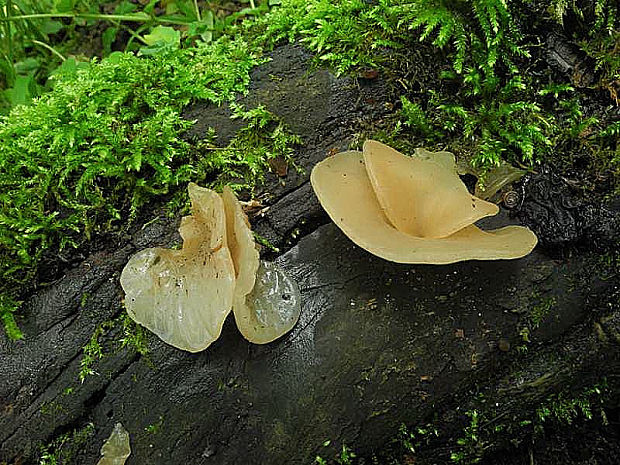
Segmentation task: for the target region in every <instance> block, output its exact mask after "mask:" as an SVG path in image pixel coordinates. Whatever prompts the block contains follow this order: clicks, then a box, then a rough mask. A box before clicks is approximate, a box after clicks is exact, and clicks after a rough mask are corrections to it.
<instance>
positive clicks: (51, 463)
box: [39, 423, 95, 465]
mask: <svg viewBox="0 0 620 465" xmlns="http://www.w3.org/2000/svg"><path fill="white" fill-rule="evenodd" d="M94 432H95V425H93V424H92V423H88V424H87V425H86V426H84V427H83V428H81V429H76V430H73V431H71V432H68V433H65V434H63V435H61V436H59V437H58V438H56V439H54V440H53V441H52V442H50V443H49V444H47V445H45V446H42V447H41V449H40V452H39V465H68V464H70V463H73V461H74V458H75V455H76V454H77V453H78V452H79V451H80V449H81V448H82V446H83V445H84V444H85V443H86V441H88V440H89V439H90V438H91V437H92V436H93V434H94Z"/></svg>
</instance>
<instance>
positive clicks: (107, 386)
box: [0, 46, 620, 465]
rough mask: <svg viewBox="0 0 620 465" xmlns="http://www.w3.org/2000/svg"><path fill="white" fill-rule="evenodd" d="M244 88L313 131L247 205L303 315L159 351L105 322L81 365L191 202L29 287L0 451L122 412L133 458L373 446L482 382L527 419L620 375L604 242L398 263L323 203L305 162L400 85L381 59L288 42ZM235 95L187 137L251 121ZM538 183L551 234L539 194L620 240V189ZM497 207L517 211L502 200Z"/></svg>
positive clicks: (109, 420) (0, 344)
mask: <svg viewBox="0 0 620 465" xmlns="http://www.w3.org/2000/svg"><path fill="white" fill-rule="evenodd" d="M241 101H242V103H245V104H246V105H248V106H252V105H254V104H258V103H261V104H264V105H265V106H266V107H267V108H268V109H269V110H271V111H273V112H274V113H275V114H277V115H278V116H280V117H282V118H283V119H284V120H285V121H286V122H287V123H288V124H289V126H290V127H291V128H292V130H293V131H295V132H297V133H298V134H300V135H302V136H303V137H304V143H303V146H301V147H300V148H299V150H298V153H297V162H298V163H299V164H300V166H301V167H302V168H304V170H305V171H304V172H298V171H296V170H294V169H289V171H288V174H287V175H286V176H285V177H279V176H277V175H275V174H271V175H270V176H269V177H268V180H267V181H266V183H265V186H264V192H265V193H266V194H269V200H268V201H267V202H266V203H267V204H268V206H269V208H268V209H266V210H263V211H262V212H261V213H260V214H258V215H257V216H255V217H254V218H253V219H252V222H253V224H254V227H255V230H256V231H257V232H258V233H259V234H261V235H262V236H264V237H265V238H267V239H268V240H269V241H271V242H272V243H273V244H274V245H276V246H277V247H279V248H280V249H281V252H282V253H280V254H279V256H278V257H277V261H278V263H279V264H280V265H281V266H282V267H284V268H285V269H286V270H288V271H289V272H290V273H291V274H292V275H293V276H294V277H295V279H296V280H297V281H298V283H299V285H300V288H301V290H302V299H303V308H302V315H301V319H300V321H299V323H298V324H297V326H296V327H295V328H294V329H293V331H292V332H291V333H290V334H288V335H287V336H285V337H283V338H282V339H281V340H278V341H276V342H274V343H271V344H268V345H265V346H256V345H252V344H250V343H248V342H247V341H245V340H244V339H243V338H242V337H241V335H240V334H239V333H238V331H237V330H236V328H235V325H234V321H233V320H232V318H229V319H228V321H227V322H226V324H225V326H224V330H223V333H222V336H221V338H220V339H219V340H218V341H217V342H216V343H214V344H213V345H212V346H211V347H210V348H208V349H207V350H206V351H204V352H202V353H198V354H190V353H185V352H182V351H179V350H177V349H174V348H172V347H170V346H167V345H166V344H164V343H163V342H161V341H160V340H158V339H157V338H156V337H154V336H152V337H150V339H149V348H150V354H149V356H148V357H141V356H140V355H137V354H136V353H135V352H134V351H132V350H131V349H128V348H119V345H118V341H119V340H120V339H121V338H122V334H121V331H120V328H118V327H116V328H113V329H111V330H110V331H109V332H107V333H106V334H105V336H104V337H103V338H102V343H103V345H104V349H105V350H106V352H107V354H108V355H106V356H105V357H104V358H103V359H101V360H100V361H99V362H98V363H97V364H96V365H95V366H94V368H95V369H96V371H97V374H96V375H93V376H88V377H87V378H86V379H85V380H84V382H80V381H79V380H78V374H79V371H80V362H81V358H82V347H83V346H85V345H86V344H87V343H88V341H89V340H90V338H91V336H92V334H93V332H94V331H95V329H96V328H97V327H98V326H99V325H100V324H101V323H102V322H105V321H108V320H110V319H112V318H114V317H116V316H117V315H119V314H120V313H121V312H122V311H123V310H122V303H121V302H122V296H123V294H122V290H121V288H120V285H119V282H118V277H119V274H120V271H121V270H122V268H123V266H124V264H125V263H126V261H127V259H128V257H129V256H130V255H131V254H132V253H134V252H135V251H137V250H139V249H141V248H144V247H149V246H157V245H164V246H165V245H170V244H171V243H173V242H174V241H175V240H177V239H178V237H177V233H176V228H177V222H178V220H169V219H165V218H163V217H162V218H158V219H157V220H156V221H154V222H150V223H149V224H147V225H146V226H145V227H144V228H143V229H141V230H139V231H137V232H136V234H135V235H134V236H133V237H132V238H131V240H130V241H128V242H127V243H123V244H115V246H114V247H110V249H109V250H108V251H107V252H98V253H95V254H92V255H91V256H89V257H88V258H87V259H86V260H85V261H84V262H83V263H81V264H80V265H79V266H77V267H75V268H74V269H72V270H70V271H69V272H67V273H66V275H65V276H64V277H63V278H61V279H60V280H58V281H57V282H55V283H53V284H51V285H49V286H48V287H46V288H45V289H42V290H41V291H39V292H37V293H36V294H34V295H32V296H31V297H30V298H29V299H28V300H27V301H26V302H25V304H24V308H25V314H26V318H25V321H24V323H23V329H24V331H25V333H26V338H25V340H23V341H19V342H17V343H11V342H8V341H6V340H5V339H0V380H1V383H0V462H1V461H2V460H4V461H8V463H11V462H16V463H23V464H27V463H34V462H33V461H34V459H35V457H36V454H37V451H38V447H39V446H40V444H42V443H46V442H49V441H50V440H52V439H54V438H55V437H57V436H58V435H60V434H62V433H65V432H67V431H71V430H73V429H79V428H81V427H83V426H84V425H86V424H87V423H89V422H92V423H93V424H94V426H95V429H94V434H93V435H91V436H90V437H89V438H88V439H87V441H86V442H85V443H84V444H83V445H82V447H81V450H80V452H79V455H78V459H77V463H85V464H86V463H96V462H97V460H98V457H99V449H100V447H101V445H102V444H103V442H104V441H105V439H106V438H107V437H108V436H109V434H110V432H111V430H112V428H113V427H114V425H115V424H116V423H117V422H121V423H122V424H123V425H124V427H125V428H126V429H127V430H128V431H129V434H130V438H131V447H132V454H131V456H130V457H129V459H128V461H127V464H128V465H131V464H161V463H194V464H211V463H213V464H252V463H256V464H268V463H274V464H275V463H312V462H313V461H314V457H315V456H316V455H317V454H319V453H320V454H322V455H325V456H330V455H331V454H332V453H333V452H334V449H336V448H338V447H340V444H342V443H346V444H348V445H350V446H352V447H354V448H355V449H356V451H357V453H358V454H361V455H364V454H369V453H371V452H372V451H375V450H380V449H381V448H383V447H384V446H385V445H386V443H388V442H389V441H390V440H391V439H392V438H393V437H394V436H395V435H396V432H397V430H398V428H399V426H400V425H401V424H402V423H406V424H409V425H415V424H420V423H426V422H428V421H430V420H431V419H432V420H433V421H434V422H435V425H436V427H437V428H439V429H440V430H442V431H443V433H444V435H445V442H444V443H443V444H449V443H450V438H452V439H454V438H456V437H459V436H458V435H459V434H460V432H461V430H460V429H459V428H461V427H462V424H463V421H462V420H463V414H462V413H463V412H464V411H466V410H468V409H471V408H474V407H475V405H474V404H473V397H474V394H476V393H480V392H482V393H484V394H485V395H486V396H487V398H488V399H492V401H493V402H494V403H496V404H497V407H496V408H495V410H494V412H495V414H496V415H497V416H500V417H502V418H507V417H515V418H517V417H519V415H520V414H522V412H523V411H525V410H527V409H530V410H531V409H534V408H535V406H536V405H537V402H539V401H540V400H541V399H544V398H545V396H548V395H549V394H550V393H553V392H558V391H559V390H561V389H567V390H569V391H570V390H574V392H578V391H579V389H580V388H582V387H583V386H586V385H588V384H589V383H594V382H597V381H598V380H600V379H601V378H602V377H604V376H607V377H609V379H610V380H611V382H612V383H613V382H616V383H617V379H616V378H617V375H618V373H620V370H619V368H620V356H619V355H620V350H619V348H620V310H619V306H618V292H619V291H618V278H617V276H597V275H596V274H595V273H592V270H593V269H595V268H594V266H595V265H596V264H597V263H598V262H599V257H598V253H599V252H598V251H597V250H594V249H592V248H591V247H588V246H587V244H586V245H584V246H581V248H578V249H575V250H577V252H573V253H572V254H570V255H569V254H567V253H564V254H558V250H557V248H554V249H548V248H545V247H544V246H542V247H539V248H537V249H536V250H535V251H534V252H533V253H532V254H531V255H529V256H527V257H525V258H523V259H520V260H512V261H498V262H492V261H488V262H463V263H457V264H454V265H445V266H430V265H400V264H394V263H389V262H386V261H384V260H381V259H379V258H377V257H374V256H372V255H370V254H369V253H367V252H365V251H364V250H361V249H360V248H358V247H357V246H355V245H354V244H353V243H352V242H351V241H350V240H348V239H347V238H346V237H345V236H344V235H343V234H342V233H341V232H340V230H338V229H337V228H336V227H335V226H334V225H333V224H331V223H330V222H329V219H328V218H327V216H326V215H325V213H324V212H323V211H322V209H321V207H320V205H319V204H318V201H317V200H316V198H315V196H314V195H313V192H312V189H311V187H310V185H309V181H308V178H309V172H310V170H311V168H312V166H313V165H314V164H315V163H316V162H317V161H319V160H321V159H323V158H324V157H326V156H328V154H329V153H330V152H331V151H332V150H336V151H338V150H341V149H344V148H346V147H347V145H348V143H349V142H350V140H351V137H352V135H353V134H354V133H356V132H357V131H359V130H360V128H361V127H363V126H364V124H366V123H372V122H377V121H378V120H380V119H381V118H382V117H383V116H384V115H385V112H386V108H387V106H386V105H385V104H386V103H388V104H389V103H392V102H389V92H388V91H387V90H386V86H385V83H384V82H383V81H382V80H381V79H380V78H379V79H371V80H366V81H364V80H356V79H353V78H347V77H342V78H336V77H335V76H333V75H332V74H330V73H329V72H327V71H325V70H321V69H318V70H312V69H309V62H308V56H307V55H306V54H305V53H304V52H303V51H302V50H301V49H300V48H297V47H293V46H286V47H282V48H280V49H278V50H276V52H274V55H273V61H271V62H270V63H267V64H265V65H262V66H261V67H259V68H258V69H257V70H256V71H255V73H254V77H253V84H252V89H251V92H250V95H249V96H248V97H244V98H242V99H241ZM388 106H389V105H388ZM227 112H228V110H227V109H226V108H215V107H210V106H206V107H203V106H196V107H194V108H192V109H191V110H190V111H188V113H187V117H188V118H191V119H198V122H197V124H196V125H195V126H194V128H193V129H192V131H191V132H190V133H189V134H188V137H199V136H200V134H202V133H204V131H205V130H206V128H208V127H215V128H216V130H217V131H218V134H220V138H219V139H218V140H219V143H221V144H222V145H225V144H226V142H227V140H229V139H230V138H231V137H232V136H233V135H234V133H235V130H236V129H238V128H237V127H236V126H235V124H236V123H234V122H231V120H229V119H228V117H227V116H228V113H227ZM544 182H551V181H545V180H544V179H543V180H539V181H536V182H529V183H526V184H524V186H523V189H524V190H523V192H524V193H525V194H526V197H525V200H524V201H525V204H524V205H525V206H526V207H527V205H533V206H532V207H531V208H529V209H528V208H524V210H523V212H524V213H523V215H525V216H523V215H522V216H521V217H522V218H523V219H524V221H526V222H527V223H528V224H529V225H530V226H531V227H533V228H534V229H537V228H538V230H537V232H538V233H539V234H541V235H544V234H545V231H546V229H545V228H547V229H548V226H549V223H548V218H549V216H548V214H541V213H540V211H541V209H542V208H543V207H541V205H544V208H547V207H548V208H549V211H551V212H556V213H557V215H556V216H554V217H553V218H556V219H557V218H560V219H558V220H557V222H558V223H557V224H558V227H560V228H561V227H563V226H562V225H563V224H564V223H562V221H565V222H566V221H567V222H568V223H570V224H571V225H572V226H571V227H574V228H575V230H574V231H573V230H571V231H565V232H566V233H567V234H570V235H571V238H569V239H570V240H569V239H567V241H569V242H570V241H577V240H581V241H586V242H589V243H590V242H591V243H597V244H598V242H599V241H597V238H599V237H602V238H603V239H602V242H604V243H605V244H608V242H609V241H610V240H612V239H613V237H612V238H611V239H610V237H609V235H610V234H611V235H612V236H613V230H610V229H609V228H608V227H602V226H601V227H600V228H599V227H594V226H592V225H593V224H599V223H600V222H601V221H602V220H601V219H600V218H601V215H608V217H606V218H609V221H612V223H613V221H616V222H617V218H618V214H617V212H616V211H614V209H613V208H611V207H602V206H596V208H594V209H589V210H588V212H589V213H588V214H591V215H592V218H594V219H592V220H591V221H590V220H587V218H589V217H587V215H585V214H584V213H583V211H585V210H583V208H585V207H583V208H582V209H581V210H579V212H581V213H579V215H581V216H579V218H580V219H579V221H577V220H575V221H572V220H571V221H572V222H571V221H569V220H566V218H569V217H570V218H573V219H574V215H577V213H576V212H577V210H575V208H576V207H575V206H574V205H572V204H571V207H570V208H572V210H571V209H570V208H568V209H567V208H566V203H564V204H563V203H562V202H549V201H547V200H548V199H547V200H545V201H543V200H541V199H540V197H537V195H538V194H537V192H538V191H541V192H546V191H545V188H544V186H543V185H542V184H541V183H543V184H544ZM553 182H556V181H555V180H554V181H553ZM554 185H555V184H554ZM530 186H536V189H531V188H530ZM541 186H542V187H541ZM558 195H563V196H567V197H568V196H570V195H572V194H571V193H570V192H568V191H567V192H564V193H561V194H556V197H557V196H558ZM543 197H544V196H543ZM528 202H529V203H528ZM562 205H564V206H562ZM528 212H529V213H528ZM532 212H534V213H532ZM536 212H538V213H536ZM597 212H598V213H597ZM537 215H538V216H537ZM567 215H568V216H567ZM570 215H573V216H572V217H571V216H570ZM586 217H587V218H586ZM583 218H586V220H587V221H586V220H583ZM595 220H596V221H595ZM580 221H581V223H580ZM588 221H589V223H588ZM597 221H599V223H597ZM486 222H487V226H489V227H494V226H499V225H505V224H509V223H519V220H518V219H516V218H515V217H514V215H513V216H510V215H509V214H508V212H507V211H505V210H503V211H502V212H501V214H500V215H498V216H497V217H494V218H492V219H489V220H487V221H486ZM584 222H585V223H584ZM582 223H583V224H582ZM586 223H587V224H586ZM603 223H604V225H607V224H608V222H607V220H605V222H603ZM616 224H617V223H616ZM579 228H581V229H579ZM597 228H598V229H597ZM577 230H579V231H581V233H580V234H579V233H578V232H579V231H577ZM599 230H600V231H599ZM554 231H556V232H557V229H554ZM562 240H564V239H563V238H562ZM543 242H544V241H543ZM549 243H551V240H550V241H549ZM553 245H554V246H557V245H558V244H555V243H553ZM561 245H562V246H566V241H564V242H562V244H561ZM543 301H548V302H553V305H552V306H551V307H550V309H549V312H548V314H547V315H546V316H545V317H544V318H543V319H542V321H541V322H540V323H539V325H538V327H537V328H533V329H532V332H531V335H530V339H531V342H529V343H524V341H523V337H522V335H520V334H519V333H520V330H521V329H522V328H523V326H524V325H525V324H526V323H527V321H528V318H529V316H528V315H530V313H531V311H532V309H533V308H535V307H536V306H537V305H540V303H541V302H543ZM500 342H501V344H500ZM500 345H501V347H502V349H503V350H500ZM524 345H525V346H527V351H526V352H525V353H521V352H519V351H518V350H517V347H518V346H524ZM508 346H510V347H509V348H508ZM614 380H615V381H614ZM155 426H156V427H155ZM518 434H519V433H518V432H516V433H515V435H516V436H515V438H516V439H517V440H518V439H519V437H518ZM523 434H525V433H523ZM326 440H331V445H330V446H327V447H325V446H323V443H324V442H325V441H326ZM452 443H453V442H452ZM491 446H493V445H491ZM498 447H499V446H498ZM449 454H450V449H449V448H448V446H437V447H436V448H435V449H432V450H429V451H427V452H426V453H423V454H421V455H420V457H419V460H420V463H448V462H449ZM19 460H21V462H19ZM416 463H417V462H416Z"/></svg>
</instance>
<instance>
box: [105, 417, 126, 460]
mask: <svg viewBox="0 0 620 465" xmlns="http://www.w3.org/2000/svg"><path fill="white" fill-rule="evenodd" d="M101 455H102V457H101V458H100V459H99V461H98V462H97V465H124V464H125V461H126V460H127V457H129V456H130V455H131V447H130V446H129V433H128V432H127V430H126V429H125V428H124V427H123V425H122V424H121V423H117V424H116V425H114V429H112V433H111V434H110V437H109V438H108V440H107V441H106V442H105V443H104V444H103V446H101Z"/></svg>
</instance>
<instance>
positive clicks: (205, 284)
mask: <svg viewBox="0 0 620 465" xmlns="http://www.w3.org/2000/svg"><path fill="white" fill-rule="evenodd" d="M189 193H190V198H191V201H192V213H193V215H192V216H189V217H185V218H183V220H182V221H181V227H180V228H179V231H180V233H181V237H182V238H183V248H182V249H181V250H171V249H162V248H151V249H145V250H142V251H141V252H138V253H137V254H135V255H134V256H132V257H131V258H130V259H129V262H128V263H127V265H126V266H125V268H124V269H123V272H122V273H121V286H122V287H123V289H124V290H125V294H126V295H125V306H126V307H127V312H128V313H129V316H131V318H133V319H134V320H135V321H136V322H138V323H140V324H141V325H143V326H145V327H146V328H148V329H149V330H151V331H153V332H154V333H155V334H157V336H159V337H160V338H161V339H162V340H163V341H165V342H167V343H168V344H170V345H173V346H174V347H177V348H179V349H184V350H187V351H190V352H198V351H201V350H204V349H205V348H207V347H208V346H209V345H210V344H211V343H212V342H213V341H215V340H216V339H217V338H218V337H219V335H220V332H221V331H222V325H223V324H224V320H225V319H226V316H227V315H228V313H230V309H231V307H232V301H233V292H234V289H235V270H234V266H233V262H232V259H231V256H230V252H229V250H228V247H227V239H226V217H225V214H224V204H223V201H222V199H221V198H220V196H219V195H218V194H217V193H215V192H214V191H211V190H209V189H204V188H201V187H198V186H197V185H195V184H190V186H189Z"/></svg>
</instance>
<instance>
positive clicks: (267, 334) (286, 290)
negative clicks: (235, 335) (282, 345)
mask: <svg viewBox="0 0 620 465" xmlns="http://www.w3.org/2000/svg"><path fill="white" fill-rule="evenodd" d="M300 312H301V295H300V293H299V287H298V286H297V283H296V282H295V281H294V280H293V279H292V278H291V277H290V276H289V275H288V274H287V273H286V272H285V271H284V270H283V269H282V268H280V267H279V266H277V265H276V264H274V263H269V262H261V264H260V267H259V268H258V273H257V274H256V284H255V285H254V289H252V292H251V293H250V294H249V295H247V296H245V298H244V300H243V301H242V302H238V303H236V306H235V308H234V314H235V321H236V322H237V327H238V328H239V331H241V334H243V336H244V337H245V338H246V339H247V340H248V341H250V342H253V343H255V344H266V343H268V342H271V341H273V340H275V339H277V338H279V337H280V336H282V335H283V334H286V333H288V332H289V331H290V330H291V329H292V328H293V326H295V323H297V320H298V319H299V314H300Z"/></svg>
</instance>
